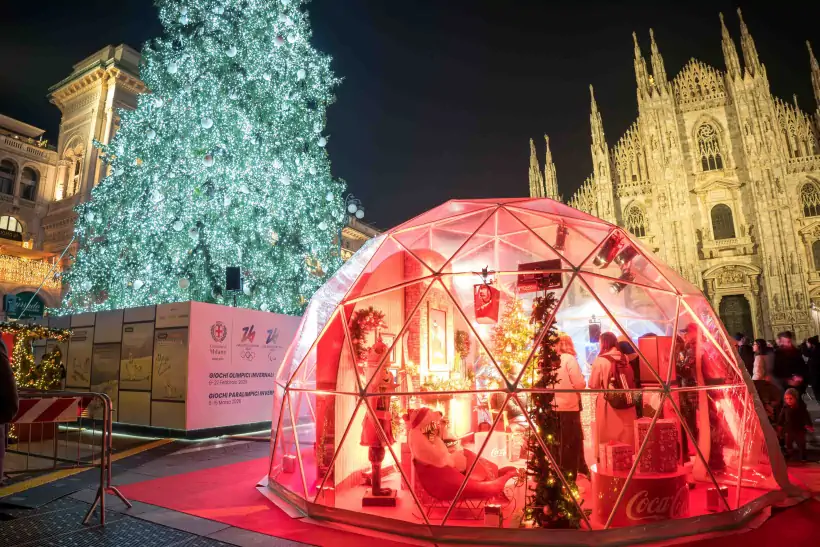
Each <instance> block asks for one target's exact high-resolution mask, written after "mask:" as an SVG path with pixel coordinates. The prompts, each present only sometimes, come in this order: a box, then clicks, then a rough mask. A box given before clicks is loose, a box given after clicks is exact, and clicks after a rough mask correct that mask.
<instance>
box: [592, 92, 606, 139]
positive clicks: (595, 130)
mask: <svg viewBox="0 0 820 547" xmlns="http://www.w3.org/2000/svg"><path fill="white" fill-rule="evenodd" d="M589 96H590V114H589V124H590V126H591V129H592V147H593V148H598V150H599V151H601V152H603V151H605V150H606V137H604V122H603V121H602V120H601V113H600V112H598V103H596V102H595V92H594V91H593V89H592V84H589Z"/></svg>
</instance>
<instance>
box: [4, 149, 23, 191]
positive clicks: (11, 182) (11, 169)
mask: <svg viewBox="0 0 820 547" xmlns="http://www.w3.org/2000/svg"><path fill="white" fill-rule="evenodd" d="M19 176H20V162H18V161H17V160H16V159H14V158H13V157H11V156H4V157H0V194H6V195H9V196H13V195H14V194H15V185H16V184H17V178H18V177H19Z"/></svg>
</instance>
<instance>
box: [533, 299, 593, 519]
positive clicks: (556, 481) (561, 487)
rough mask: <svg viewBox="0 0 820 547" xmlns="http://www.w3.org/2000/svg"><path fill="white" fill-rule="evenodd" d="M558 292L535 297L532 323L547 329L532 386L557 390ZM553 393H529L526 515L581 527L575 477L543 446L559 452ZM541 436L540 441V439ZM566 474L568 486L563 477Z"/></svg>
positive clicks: (539, 329)
mask: <svg viewBox="0 0 820 547" xmlns="http://www.w3.org/2000/svg"><path fill="white" fill-rule="evenodd" d="M555 304H556V301H555V295H553V294H552V293H546V294H545V295H544V296H539V297H537V298H536V299H535V304H534V306H533V310H532V323H533V324H534V325H535V327H536V329H537V332H539V333H540V332H542V331H543V330H544V329H546V333H544V336H543V338H542V339H541V343H540V345H539V347H538V351H537V354H536V355H535V357H534V358H533V359H535V360H536V366H537V368H538V371H537V374H538V380H537V381H536V382H535V384H534V385H533V388H534V389H536V390H538V389H554V387H555V384H556V383H557V381H558V369H559V368H560V363H561V361H560V357H559V355H558V353H556V351H555V345H556V344H557V343H558V334H557V332H556V330H555V323H554V320H552V315H553V311H554V309H555ZM547 321H550V323H549V324H548V323H547ZM554 398H555V394H554V393H545V392H539V391H534V392H533V393H531V394H530V405H529V407H530V408H529V415H530V420H532V423H533V425H535V427H536V431H533V432H531V433H530V437H529V439H528V441H527V445H528V449H529V453H530V458H529V460H528V461H527V475H528V476H529V477H530V479H531V484H533V485H532V486H531V487H530V495H529V496H528V498H527V505H526V508H525V514H526V518H527V519H528V520H530V521H532V523H533V524H534V525H535V526H537V527H540V528H578V527H579V526H580V522H581V520H582V518H583V517H582V516H581V514H580V512H579V510H578V504H576V502H575V499H573V498H577V495H578V490H577V488H576V486H575V477H574V476H572V475H571V474H570V473H567V472H562V471H561V470H559V469H556V468H555V466H553V465H552V463H551V462H550V460H549V458H548V456H547V454H546V453H545V452H544V450H543V448H541V443H542V442H543V445H544V446H546V447H547V449H548V450H549V451H550V453H551V454H553V456H554V455H555V454H558V453H559V451H560V450H559V444H558V438H559V434H558V431H559V428H560V418H559V416H558V411H557V410H556V409H555V407H554V406H553V399H554ZM539 437H540V441H539ZM559 474H563V475H564V477H565V479H566V485H565V484H564V482H563V481H562V480H561V478H560V475H559Z"/></svg>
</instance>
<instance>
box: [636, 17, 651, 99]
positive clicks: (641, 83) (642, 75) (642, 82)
mask: <svg viewBox="0 0 820 547" xmlns="http://www.w3.org/2000/svg"><path fill="white" fill-rule="evenodd" d="M632 41H633V42H634V43H635V81H636V82H637V84H638V97H640V96H642V95H643V96H646V95H649V87H650V86H649V74H647V71H646V61H644V59H643V55H642V54H641V46H640V45H638V36H637V35H636V34H635V33H634V32H633V33H632Z"/></svg>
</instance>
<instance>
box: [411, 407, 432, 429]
mask: <svg viewBox="0 0 820 547" xmlns="http://www.w3.org/2000/svg"><path fill="white" fill-rule="evenodd" d="M430 412H432V410H430V409H429V408H427V407H426V406H423V407H421V408H417V409H415V410H411V411H410V412H408V413H407V414H405V415H404V421H405V422H407V423H409V424H410V429H415V428H417V427H418V426H419V424H421V423H422V422H423V421H424V420H425V419H426V418H427V415H428V414H429V413H430Z"/></svg>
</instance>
